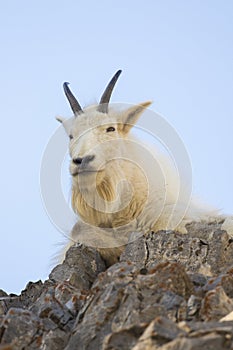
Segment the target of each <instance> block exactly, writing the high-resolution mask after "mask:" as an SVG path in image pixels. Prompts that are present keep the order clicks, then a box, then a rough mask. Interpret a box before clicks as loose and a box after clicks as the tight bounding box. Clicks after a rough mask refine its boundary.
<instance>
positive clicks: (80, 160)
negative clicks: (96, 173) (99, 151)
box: [73, 155, 95, 165]
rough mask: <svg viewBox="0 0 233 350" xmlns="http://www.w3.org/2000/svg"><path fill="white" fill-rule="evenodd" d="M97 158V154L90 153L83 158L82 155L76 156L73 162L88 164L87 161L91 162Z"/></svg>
mask: <svg viewBox="0 0 233 350" xmlns="http://www.w3.org/2000/svg"><path fill="white" fill-rule="evenodd" d="M94 158H95V156H94V155H90V156H86V157H83V158H80V157H78V158H74V159H73V163H74V164H77V165H78V164H83V165H84V164H87V163H89V162H91V161H92V160H93V159H94Z"/></svg>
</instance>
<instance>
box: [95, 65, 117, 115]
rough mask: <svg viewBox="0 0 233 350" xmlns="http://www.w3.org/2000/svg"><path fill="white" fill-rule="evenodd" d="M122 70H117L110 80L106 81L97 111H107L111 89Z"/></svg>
mask: <svg viewBox="0 0 233 350" xmlns="http://www.w3.org/2000/svg"><path fill="white" fill-rule="evenodd" d="M121 72H122V70H118V71H117V72H116V73H115V75H114V76H113V77H112V79H111V80H110V82H109V83H108V85H107V87H106V89H105V90H104V93H103V95H102V97H101V99H100V103H99V105H98V108H97V111H99V112H102V113H108V104H109V101H110V98H111V95H112V90H113V88H114V86H115V84H116V82H117V79H118V78H119V76H120V74H121Z"/></svg>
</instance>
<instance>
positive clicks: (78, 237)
mask: <svg viewBox="0 0 233 350" xmlns="http://www.w3.org/2000/svg"><path fill="white" fill-rule="evenodd" d="M120 74H121V71H120V70H119V71H117V72H116V74H115V75H114V76H113V78H112V79H111V81H110V82H109V84H108V85H107V87H106V89H105V91H104V93H103V95H102V97H101V100H100V103H99V104H97V105H93V106H89V107H87V108H85V109H82V107H81V106H80V104H79V102H78V101H77V99H76V98H75V97H74V95H73V93H72V92H71V90H70V89H69V87H68V83H64V85H63V86H64V91H65V95H66V97H67V99H68V101H69V104H70V106H71V108H72V111H73V113H74V116H73V117H72V118H70V119H63V118H60V117H59V118H57V119H58V121H60V122H61V123H62V124H63V126H64V128H65V130H66V133H67V134H68V136H69V138H70V143H69V153H70V157H71V161H70V174H71V176H72V207H73V210H74V211H75V213H77V214H78V216H79V218H80V220H79V221H78V222H77V224H76V225H75V226H74V228H73V230H72V232H71V240H70V242H69V244H68V246H67V248H66V250H67V249H68V247H69V246H70V245H72V244H74V242H81V243H84V244H86V245H91V246H96V247H97V248H98V250H99V251H100V253H101V255H102V256H103V258H104V259H105V260H106V261H107V263H108V264H111V263H113V262H115V261H116V260H117V258H118V257H119V255H120V253H121V252H122V250H123V247H124V245H125V244H127V242H128V241H129V240H131V239H136V238H137V237H138V235H140V234H147V233H148V232H150V231H158V230H162V229H178V230H180V231H185V225H186V224H187V223H188V222H189V221H191V220H202V219H207V218H208V217H210V216H215V215H216V214H217V211H215V210H212V209H208V208H205V207H204V206H202V205H201V204H198V203H197V202H196V201H195V200H194V199H191V200H190V202H189V198H188V197H185V195H184V196H183V197H182V198H179V192H180V183H179V181H180V180H179V176H178V174H177V172H176V170H175V168H174V166H173V165H172V164H171V162H170V160H169V159H168V157H167V156H165V155H164V154H162V153H161V154H160V152H158V151H157V150H156V149H155V150H151V149H150V148H148V147H147V145H146V144H145V145H144V144H143V142H141V141H139V140H138V139H137V138H136V137H135V136H133V135H132V134H131V129H132V127H133V126H134V125H135V124H136V123H137V120H138V118H139V117H140V116H141V114H142V113H143V112H145V111H146V109H147V107H149V106H150V104H151V102H150V101H147V102H143V103H139V104H137V105H133V106H128V107H127V108H125V109H124V110H121V109H120V110H119V109H117V108H114V107H113V106H112V105H110V104H109V101H110V97H111V94H112V91H113V88H114V86H115V84H116V82H117V79H118V77H119V76H120ZM184 193H185V191H184ZM185 198H186V199H185ZM187 198H188V199H187Z"/></svg>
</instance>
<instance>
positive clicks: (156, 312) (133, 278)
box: [0, 219, 233, 350]
mask: <svg viewBox="0 0 233 350" xmlns="http://www.w3.org/2000/svg"><path fill="white" fill-rule="evenodd" d="M222 224H223V220H222V219H219V220H214V221H213V222H209V223H205V222H201V223H191V224H189V225H187V231H188V233H187V234H181V233H179V232H173V231H160V232H157V233H153V232H152V233H150V234H148V235H147V236H146V237H141V238H139V239H137V240H136V241H133V242H131V243H130V244H128V246H127V247H126V249H125V251H124V252H123V254H122V255H121V258H120V262H118V263H115V264H113V265H112V266H110V267H108V268H107V267H106V265H105V262H104V261H103V260H102V258H101V256H100V254H99V253H98V252H97V251H96V250H95V249H94V248H90V247H85V246H83V245H76V246H73V247H71V248H70V249H69V251H68V252H67V254H66V259H65V261H64V262H63V263H62V264H60V265H58V266H56V267H55V268H54V269H53V271H52V272H51V273H50V275H49V279H48V280H47V281H45V282H44V283H42V282H41V281H38V282H33V283H32V282H29V283H28V284H27V286H26V288H25V289H24V290H23V291H22V292H21V294H20V295H13V294H9V295H8V294H7V293H5V292H4V291H1V290H0V350H18V349H24V350H34V349H35V350H38V349H41V350H50V349H51V350H54V349H55V350H56V349H57V350H60V349H66V350H74V349H75V350H79V349H82V350H83V349H85V350H92V349H93V350H94V349H95V350H96V349H100V350H101V349H103V350H118V349H122V350H128V349H133V350H147V349H148V350H151V349H160V350H168V349H179V350H186V349H193V350H195V349H201V348H203V349H216V350H220V349H233V321H229V319H230V320H231V319H232V318H231V317H232V316H229V314H230V315H231V312H232V311H233V244H232V243H233V241H232V238H231V237H230V236H228V234H227V232H226V231H224V230H222ZM226 315H228V317H227V318H226V319H227V321H225V319H224V322H222V318H223V317H224V316H226ZM220 320H221V322H220Z"/></svg>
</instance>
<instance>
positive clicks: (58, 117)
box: [56, 115, 65, 123]
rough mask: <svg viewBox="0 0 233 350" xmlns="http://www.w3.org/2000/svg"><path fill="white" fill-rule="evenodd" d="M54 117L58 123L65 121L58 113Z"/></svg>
mask: <svg viewBox="0 0 233 350" xmlns="http://www.w3.org/2000/svg"><path fill="white" fill-rule="evenodd" d="M56 119H57V121H58V122H59V123H63V122H64V121H65V118H63V117H60V115H58V116H57V117H56Z"/></svg>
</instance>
